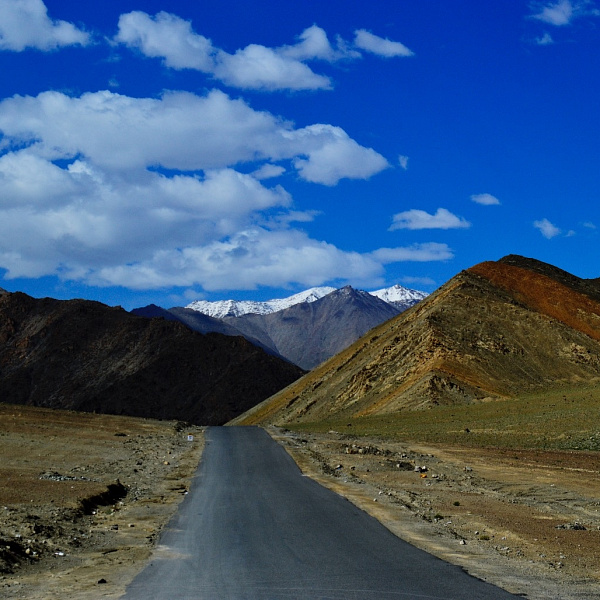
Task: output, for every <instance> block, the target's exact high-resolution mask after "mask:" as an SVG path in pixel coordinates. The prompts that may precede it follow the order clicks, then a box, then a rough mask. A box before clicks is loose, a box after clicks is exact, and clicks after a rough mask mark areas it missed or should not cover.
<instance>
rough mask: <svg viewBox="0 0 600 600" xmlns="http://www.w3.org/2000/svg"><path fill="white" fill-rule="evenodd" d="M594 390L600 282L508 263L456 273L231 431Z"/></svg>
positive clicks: (598, 372) (598, 373)
mask: <svg viewBox="0 0 600 600" xmlns="http://www.w3.org/2000/svg"><path fill="white" fill-rule="evenodd" d="M599 380H600V283H599V281H598V280H590V279H580V278H578V277H575V276H574V275H571V274H569V273H566V272H565V271H562V270H560V269H557V268H556V267H553V266H551V265H547V264H544V263H542V262H540V261H536V260H533V259H527V258H524V257H519V256H508V257H505V258H503V259H501V260H500V261H497V262H485V263H481V264H479V265H476V266H474V267H472V268H471V269H468V270H467V271H463V272H461V273H459V274H458V275H457V276H456V277H454V278H453V279H451V280H450V281H449V282H448V283H447V284H445V285H444V286H443V287H441V288H440V289H439V290H438V291H437V292H435V293H434V294H432V295H431V296H429V297H428V298H427V299H425V300H423V301H422V302H420V303H419V304H417V305H416V306H414V307H413V308H411V309H409V310H408V311H406V312H404V313H401V314H400V315H398V316H397V317H395V318H394V319H392V320H391V321H388V322H386V323H384V324H382V325H380V326H379V327H377V328H375V329H373V330H372V331H370V332H369V333H368V334H367V335H366V336H364V337H362V338H361V339H360V340H359V341H357V342H356V343H355V344H353V345H352V346H351V347H350V348H348V349H346V350H345V351H343V352H341V353H340V354H338V355H337V356H335V357H333V358H332V359H330V360H329V361H327V362H326V363H324V364H323V365H321V366H320V367H318V368H317V369H315V370H314V371H312V372H311V373H309V374H307V375H306V376H305V377H303V378H302V379H300V380H298V381H297V382H296V383H295V384H293V385H291V386H290V387H288V388H287V389H285V390H283V391H282V392H280V393H278V394H276V395H275V396H274V397H273V398H271V399H269V400H267V401H265V402H264V403H262V404H261V405H259V406H258V407H256V408H255V409H252V410H251V411H249V413H247V414H246V415H245V416H243V417H242V418H240V419H238V420H237V422H241V423H244V424H250V423H255V422H260V423H268V422H277V423H286V422H292V421H312V420H320V419H323V418H327V417H334V416H335V417H343V418H346V417H348V418H350V417H357V416H363V415H371V414H384V413H389V412H395V411H399V410H406V409H421V408H425V407H427V406H429V405H433V404H451V403H473V402H481V401H487V400H493V399H500V398H506V397H515V396H518V395H519V394H523V393H525V392H529V391H536V390H544V389H551V388H556V387H557V386H561V385H564V384H573V383H577V382H590V381H599Z"/></svg>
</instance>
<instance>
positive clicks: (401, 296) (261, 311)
mask: <svg viewBox="0 0 600 600" xmlns="http://www.w3.org/2000/svg"><path fill="white" fill-rule="evenodd" d="M335 291H336V288H333V287H327V286H325V287H314V288H310V289H308V290H305V291H303V292H299V293H298V294H294V295H293V296H288V297H287V298H276V299H274V300H266V301H265V302H256V301H248V300H217V301H216V302H209V301H206V300H196V301H194V302H191V303H190V304H188V305H187V306H186V307H185V308H189V309H192V310H196V311H198V312H201V313H203V314H205V315H208V316H209V317H214V318H216V319H223V318H224V317H241V316H242V315H246V314H257V315H268V314H271V313H274V312H278V311H280V310H285V309H286V308H290V307H292V306H294V305H296V304H301V303H304V302H308V303H310V302H316V301H317V300H320V299H321V298H323V297H325V296H327V295H329V294H331V293H332V292H335ZM366 293H368V294H371V295H373V296H376V297H377V298H380V299H381V300H384V301H385V302H387V303H388V304H392V305H393V306H395V307H396V308H399V309H400V310H405V309H407V308H409V307H411V306H412V305H413V304H415V303H416V302H419V301H420V300H423V298H426V297H427V294H426V293H425V292H421V291H418V290H411V289H409V288H405V287H403V286H401V285H398V284H396V285H394V286H392V287H389V288H383V289H380V290H375V291H373V292H366Z"/></svg>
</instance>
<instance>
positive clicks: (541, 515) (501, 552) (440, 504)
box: [268, 428, 600, 600]
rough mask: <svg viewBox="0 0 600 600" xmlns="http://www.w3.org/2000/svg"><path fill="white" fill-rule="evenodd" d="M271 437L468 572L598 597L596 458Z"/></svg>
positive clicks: (344, 438)
mask: <svg viewBox="0 0 600 600" xmlns="http://www.w3.org/2000/svg"><path fill="white" fill-rule="evenodd" d="M268 431H269V433H270V434H271V435H272V436H273V437H274V439H276V440H277V441H279V442H280V443H281V444H282V445H283V446H284V447H285V448H286V449H287V450H288V452H289V453H290V454H291V456H292V457H293V458H294V459H295V460H296V462H297V463H298V465H299V466H300V468H301V469H302V470H303V471H304V472H305V473H306V474H307V475H309V476H311V477H313V478H314V479H316V480H317V481H319V482H320V483H321V484H323V485H325V486H327V487H329V488H331V489H332V490H334V491H336V492H337V493H339V494H341V495H343V496H345V497H347V498H348V499H349V500H351V501H352V502H353V503H355V504H356V505H358V506H359V507H360V508H362V509H364V510H366V511H367V512H369V513H370V514H372V515H373V516H374V517H376V518H377V519H379V520H380V521H381V522H382V523H383V524H384V525H385V526H386V527H388V528H389V529H390V530H391V531H393V532H394V533H395V534H396V535H398V536H399V537H401V538H403V539H405V540H406V541H408V542H410V543H412V544H413V545H415V546H417V547H419V548H422V549H424V550H426V551H428V552H430V553H432V554H434V555H436V556H439V557H440V558H442V559H444V560H447V561H449V562H451V563H454V564H457V565H460V566H462V567H463V568H465V569H466V570H467V571H468V572H469V573H471V574H472V575H474V576H476V577H479V578H480V579H483V580H485V581H489V582H490V583H494V584H496V585H498V586H500V587H503V588H505V589H506V590H508V591H510V592H512V593H515V594H523V595H526V597H527V598H530V599H532V600H549V599H556V600H559V599H560V600H575V599H577V600H582V599H586V600H588V599H590V598H600V484H599V475H600V456H599V455H598V453H594V452H543V451H514V450H510V451H504V450H494V449H483V450H474V449H472V448H469V449H465V448H460V447H439V446H433V445H428V446H424V445H417V444H403V443H391V442H385V441H382V440H378V439H367V438H362V437H361V438H356V437H352V436H351V435H348V434H347V433H338V432H330V433H329V434H306V433H302V434H296V433H292V432H290V431H287V430H285V429H278V428H270V429H269V430H268ZM424 576H427V574H424Z"/></svg>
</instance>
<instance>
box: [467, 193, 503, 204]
mask: <svg viewBox="0 0 600 600" xmlns="http://www.w3.org/2000/svg"><path fill="white" fill-rule="evenodd" d="M471 200H473V202H476V203H477V204H483V205H484V206H493V205H497V204H500V200H498V198H496V197H495V196H492V195H491V194H473V195H472V196H471Z"/></svg>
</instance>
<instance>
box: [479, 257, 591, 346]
mask: <svg viewBox="0 0 600 600" xmlns="http://www.w3.org/2000/svg"><path fill="white" fill-rule="evenodd" d="M469 271H471V272H472V273H476V274H477V275H480V276H481V277H485V278H487V279H489V280H490V281H491V282H492V283H493V284H494V285H497V286H498V287H500V288H502V289H503V290H506V291H507V292H509V293H511V294H512V295H513V296H514V297H515V299H517V300H519V301H520V302H523V304H525V305H527V306H528V307H529V308H531V309H533V310H534V311H537V312H539V313H542V314H545V315H548V316H549V317H552V318H553V319H557V320H558V321H561V322H562V323H564V324H565V325H568V326H569V327H572V328H573V329H577V330H578V331H581V332H582V333H585V334H586V335H589V336H590V337H592V338H594V339H595V340H600V302H599V301H597V300H594V299H593V298H590V297H589V296H587V295H586V294H583V293H579V292H577V291H575V290H573V289H572V288H571V287H569V286H567V285H564V284H562V283H561V282H559V281H556V280H555V279H550V278H549V277H546V276H544V275H541V274H539V273H536V272H534V271H530V270H528V269H524V268H521V267H515V266H511V265H507V264H502V263H494V262H484V263H480V264H478V265H475V266H474V267H471V269H469Z"/></svg>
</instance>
